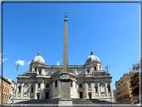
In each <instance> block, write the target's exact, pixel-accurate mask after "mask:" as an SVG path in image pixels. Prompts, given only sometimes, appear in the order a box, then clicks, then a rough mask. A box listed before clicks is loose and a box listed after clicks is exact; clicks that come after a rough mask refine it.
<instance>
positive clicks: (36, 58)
mask: <svg viewBox="0 0 142 107" xmlns="http://www.w3.org/2000/svg"><path fill="white" fill-rule="evenodd" d="M33 62H40V63H43V64H45V61H44V59H43V57H42V56H41V52H40V51H39V52H38V55H37V56H36V57H34V59H33V60H32V61H31V63H33Z"/></svg>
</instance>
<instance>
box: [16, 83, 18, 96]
mask: <svg viewBox="0 0 142 107" xmlns="http://www.w3.org/2000/svg"><path fill="white" fill-rule="evenodd" d="M18 86H19V83H17V86H16V97H18V92H19V89H18Z"/></svg>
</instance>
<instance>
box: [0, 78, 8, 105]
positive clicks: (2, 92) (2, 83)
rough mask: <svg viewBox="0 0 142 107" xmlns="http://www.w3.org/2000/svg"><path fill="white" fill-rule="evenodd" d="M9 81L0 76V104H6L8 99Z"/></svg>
mask: <svg viewBox="0 0 142 107" xmlns="http://www.w3.org/2000/svg"><path fill="white" fill-rule="evenodd" d="M10 86H11V83H10V82H9V81H8V80H7V79H5V78H4V77H2V76H0V104H7V103H8V99H9V91H10Z"/></svg>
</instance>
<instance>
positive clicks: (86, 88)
mask: <svg viewBox="0 0 142 107" xmlns="http://www.w3.org/2000/svg"><path fill="white" fill-rule="evenodd" d="M85 90H86V98H88V87H87V82H86V83H85Z"/></svg>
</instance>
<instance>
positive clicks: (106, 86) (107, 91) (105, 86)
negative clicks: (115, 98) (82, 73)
mask: <svg viewBox="0 0 142 107" xmlns="http://www.w3.org/2000/svg"><path fill="white" fill-rule="evenodd" d="M105 90H106V96H108V90H107V82H106V83H105Z"/></svg>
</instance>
